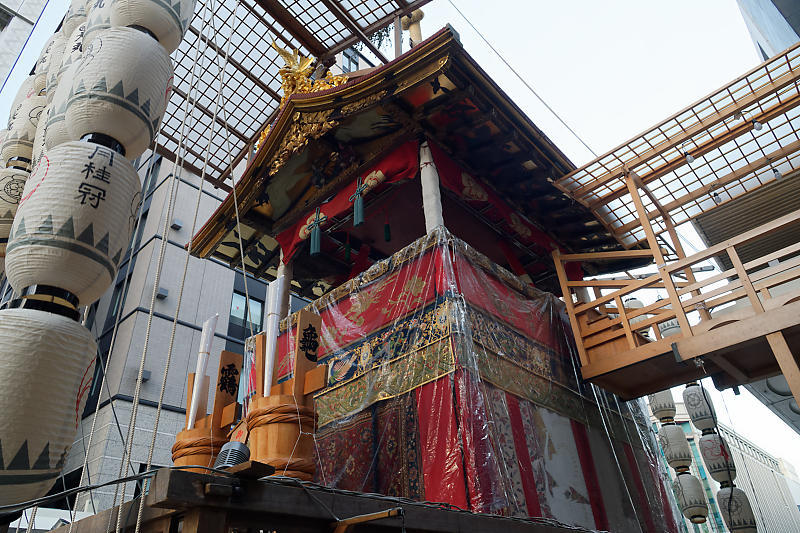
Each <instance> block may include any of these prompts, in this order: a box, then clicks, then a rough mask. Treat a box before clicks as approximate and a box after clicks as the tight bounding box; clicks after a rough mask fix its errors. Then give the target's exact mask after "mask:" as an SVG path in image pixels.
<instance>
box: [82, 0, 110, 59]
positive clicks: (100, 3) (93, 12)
mask: <svg viewBox="0 0 800 533" xmlns="http://www.w3.org/2000/svg"><path fill="white" fill-rule="evenodd" d="M110 27H111V2H109V1H108V0H95V1H94V2H92V7H91V8H90V9H89V11H87V12H86V31H85V32H84V33H83V46H84V48H85V47H87V46H89V43H91V42H92V40H93V39H94V38H95V37H97V36H98V35H99V34H100V33H101V32H103V31H105V30H107V29H108V28H110Z"/></svg>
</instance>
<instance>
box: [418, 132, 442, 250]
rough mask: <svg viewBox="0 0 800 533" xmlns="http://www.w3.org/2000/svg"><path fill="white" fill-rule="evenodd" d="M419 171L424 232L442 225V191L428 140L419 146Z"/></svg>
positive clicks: (428, 232)
mask: <svg viewBox="0 0 800 533" xmlns="http://www.w3.org/2000/svg"><path fill="white" fill-rule="evenodd" d="M419 171H420V181H421V182H422V209H423V211H424V213H425V232H426V233H427V234H429V235H430V233H431V232H432V231H433V230H434V229H436V228H437V227H439V226H444V217H443V216H442V193H441V191H440V190H439V173H438V172H437V171H436V165H434V164H433V156H432V155H431V149H430V147H429V146H428V142H427V141H425V142H423V143H422V144H421V145H420V146H419Z"/></svg>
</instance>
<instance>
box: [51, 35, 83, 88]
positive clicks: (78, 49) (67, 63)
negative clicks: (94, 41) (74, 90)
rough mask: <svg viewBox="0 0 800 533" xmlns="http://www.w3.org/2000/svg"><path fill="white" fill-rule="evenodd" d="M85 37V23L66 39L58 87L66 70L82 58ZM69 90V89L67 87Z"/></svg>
mask: <svg viewBox="0 0 800 533" xmlns="http://www.w3.org/2000/svg"><path fill="white" fill-rule="evenodd" d="M84 35H86V23H85V22H84V23H83V24H80V25H78V27H77V28H75V29H74V30H73V32H72V34H70V36H69V39H67V44H66V46H65V47H64V55H63V56H62V57H61V68H59V70H58V76H59V85H60V84H61V81H60V78H63V77H64V74H65V73H66V72H67V70H68V69H69V68H70V67H71V66H72V65H74V64H77V63H80V61H81V57H83V36H84ZM67 89H69V87H67Z"/></svg>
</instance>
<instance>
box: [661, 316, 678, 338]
mask: <svg viewBox="0 0 800 533" xmlns="http://www.w3.org/2000/svg"><path fill="white" fill-rule="evenodd" d="M658 332H659V333H661V337H662V338H664V337H671V336H673V335H677V334H678V333H680V332H681V325H680V324H679V323H678V319H677V318H670V319H669V320H665V321H664V322H662V323H661V324H659V325H658Z"/></svg>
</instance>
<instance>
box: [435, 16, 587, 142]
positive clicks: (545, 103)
mask: <svg viewBox="0 0 800 533" xmlns="http://www.w3.org/2000/svg"><path fill="white" fill-rule="evenodd" d="M447 1H448V2H449V3H450V5H451V6H453V9H455V10H456V11H457V12H458V14H459V15H461V18H463V19H464V21H465V22H466V23H467V24H469V26H470V28H472V29H473V30H474V31H475V33H477V34H478V37H480V38H481V40H482V41H483V42H484V43H486V46H488V47H489V48H490V49H491V50H492V52H494V54H495V55H496V56H497V57H498V58H499V59H500V61H502V62H503V63H504V64H505V65H506V66H507V67H508V68H509V70H511V72H513V73H514V75H515V76H516V77H517V78H518V79H519V81H521V82H522V83H523V85H525V87H527V88H528V90H529V91H530V92H531V94H533V96H535V97H536V99H537V100H539V102H541V103H542V105H543V106H545V107H546V108H547V110H548V111H550V113H552V114H553V116H554V117H556V119H558V121H559V122H561V124H562V125H563V126H564V127H565V128H567V130H569V132H570V133H571V134H572V135H573V136H574V137H575V138H576V139H578V140H579V141H580V143H581V144H582V145H583V146H584V147H585V148H586V149H587V150H589V152H591V154H592V155H593V156H594V157H595V158H597V157H600V156H599V155H598V154H597V153H596V152H595V151H594V150H592V149H591V147H590V146H589V145H588V144H586V141H584V140H583V139H581V137H580V135H578V134H577V133H575V130H573V129H572V128H571V127H569V124H567V123H566V122H564V119H562V118H561V117H560V116H559V115H558V113H556V112H555V110H554V109H553V108H552V107H550V105H548V103H547V102H545V101H544V99H543V98H542V97H541V96H539V93H537V92H536V90H535V89H534V88H533V87H531V85H530V84H529V83H528V82H527V81H525V78H523V77H522V75H521V74H520V73H519V72H517V71H516V70H515V69H514V67H512V66H511V64H510V63H509V62H508V61H506V58H505V57H503V55H502V54H501V53H500V52H498V51H497V49H496V48H495V47H494V46H492V43H490V42H489V41H488V40H487V39H486V37H484V36H483V34H482V33H481V32H480V30H478V28H476V27H475V25H474V24H473V23H472V22H471V21H470V20H469V19H468V18H467V16H466V15H464V13H462V12H461V10H460V9H458V7H456V5H455V4H454V3H453V0H447Z"/></svg>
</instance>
